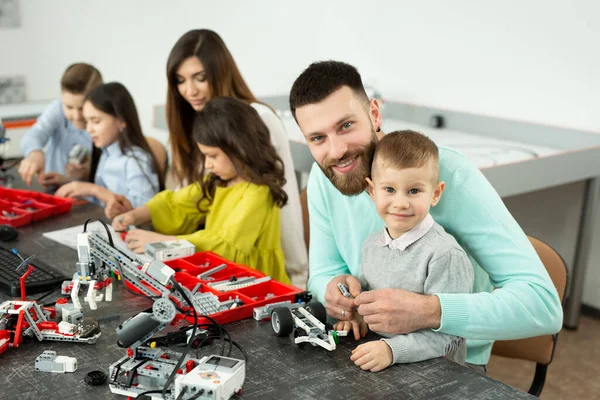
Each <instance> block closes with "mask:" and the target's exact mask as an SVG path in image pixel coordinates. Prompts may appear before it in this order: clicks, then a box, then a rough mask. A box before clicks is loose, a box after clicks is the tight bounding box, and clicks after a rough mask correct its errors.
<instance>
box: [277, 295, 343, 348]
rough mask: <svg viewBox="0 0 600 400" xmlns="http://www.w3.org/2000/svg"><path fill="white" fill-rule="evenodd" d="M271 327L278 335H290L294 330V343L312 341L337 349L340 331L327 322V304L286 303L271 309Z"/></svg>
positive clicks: (317, 344) (313, 343)
mask: <svg viewBox="0 0 600 400" xmlns="http://www.w3.org/2000/svg"><path fill="white" fill-rule="evenodd" d="M271 328H273V333H275V335H276V336H288V335H289V334H290V333H292V331H293V332H294V343H296V344H298V345H300V346H303V345H304V344H305V343H310V344H312V345H313V346H321V347H323V348H324V349H326V350H329V351H332V350H335V347H336V344H337V343H338V332H337V331H335V330H334V329H333V328H332V327H331V325H329V324H328V323H327V311H326V310H325V306H323V304H321V303H318V302H311V303H309V304H307V305H306V307H302V306H301V305H297V304H289V305H286V304H284V305H283V306H281V307H276V308H274V309H273V310H272V311H271Z"/></svg>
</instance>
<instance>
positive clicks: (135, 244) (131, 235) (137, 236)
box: [117, 217, 177, 253]
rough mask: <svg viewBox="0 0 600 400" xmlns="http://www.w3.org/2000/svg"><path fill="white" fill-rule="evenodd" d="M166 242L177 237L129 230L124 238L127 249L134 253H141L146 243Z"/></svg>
mask: <svg viewBox="0 0 600 400" xmlns="http://www.w3.org/2000/svg"><path fill="white" fill-rule="evenodd" d="M117 218H118V217H117ZM167 240H177V237H175V236H167V235H161V234H160V233H156V232H150V231H146V230H144V229H133V230H130V231H129V232H127V236H126V237H125V241H126V242H127V248H128V249H130V250H132V251H133V252H134V253H143V252H144V250H145V246H146V243H154V242H164V241H167Z"/></svg>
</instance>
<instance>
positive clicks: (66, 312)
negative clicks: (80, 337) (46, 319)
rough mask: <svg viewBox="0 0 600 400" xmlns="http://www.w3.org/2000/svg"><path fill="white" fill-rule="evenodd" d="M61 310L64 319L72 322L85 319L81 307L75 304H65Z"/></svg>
mask: <svg viewBox="0 0 600 400" xmlns="http://www.w3.org/2000/svg"><path fill="white" fill-rule="evenodd" d="M60 310H61V315H62V320H63V321H66V322H68V323H70V324H76V323H77V322H79V321H81V320H82V319H83V312H82V311H81V308H75V306H74V305H73V304H63V305H62V307H61V309H60ZM57 312H58V310H57Z"/></svg>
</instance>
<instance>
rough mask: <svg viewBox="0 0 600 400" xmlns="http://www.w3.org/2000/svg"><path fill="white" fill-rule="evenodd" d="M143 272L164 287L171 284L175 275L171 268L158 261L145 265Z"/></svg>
mask: <svg viewBox="0 0 600 400" xmlns="http://www.w3.org/2000/svg"><path fill="white" fill-rule="evenodd" d="M142 271H144V272H145V273H146V275H149V276H151V277H153V278H154V279H156V280H157V281H158V282H160V283H162V284H163V285H166V284H167V283H169V279H171V277H172V276H173V275H174V274H175V271H174V270H173V269H172V268H171V267H169V266H168V265H166V264H165V263H163V262H161V261H158V260H154V261H151V262H150V263H149V264H148V263H146V264H144V267H143V268H142Z"/></svg>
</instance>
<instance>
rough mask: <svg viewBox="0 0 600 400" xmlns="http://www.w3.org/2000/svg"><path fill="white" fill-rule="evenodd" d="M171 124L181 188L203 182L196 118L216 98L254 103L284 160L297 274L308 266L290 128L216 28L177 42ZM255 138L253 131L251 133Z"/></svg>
mask: <svg viewBox="0 0 600 400" xmlns="http://www.w3.org/2000/svg"><path fill="white" fill-rule="evenodd" d="M167 80H168V91H167V123H168V126H169V139H170V142H171V156H172V160H173V164H172V167H173V168H172V172H173V173H172V176H173V177H174V178H175V180H176V182H177V185H178V186H185V185H187V184H189V183H191V182H194V181H197V180H198V174H200V173H201V171H200V164H201V155H200V151H199V150H198V147H197V146H196V144H195V143H194V139H193V137H192V125H193V121H194V117H195V115H196V113H197V112H198V111H201V110H202V109H203V108H204V107H205V105H206V104H207V103H208V102H209V101H210V100H211V99H213V98H215V97H218V96H230V97H234V98H236V99H239V100H241V101H243V102H244V103H246V104H249V105H251V106H252V107H253V108H254V109H255V110H256V111H257V112H258V115H259V116H260V118H261V119H262V120H263V122H264V123H265V125H266V126H267V128H268V130H269V133H270V138H271V143H272V144H273V146H274V147H275V150H276V151H277V153H278V155H279V156H280V157H281V159H282V160H283V166H284V171H285V179H286V182H287V183H286V184H285V185H284V187H283V189H284V190H285V192H286V193H287V195H288V204H287V205H286V206H285V207H283V208H282V209H281V240H282V243H281V245H282V248H283V252H284V254H285V262H286V268H287V270H288V272H289V273H290V274H291V275H295V274H305V272H306V270H307V268H308V260H307V254H306V245H305V243H304V233H303V224H302V210H301V207H300V196H299V192H298V184H297V181H296V175H295V172H294V165H293V161H292V154H291V151H290V145H289V141H288V137H287V134H286V132H285V128H284V127H283V124H282V122H281V121H280V120H279V118H278V117H277V115H276V114H275V113H274V112H273V110H272V109H271V108H270V107H269V106H267V105H265V104H263V103H261V102H259V101H258V100H257V99H256V97H255V96H254V94H253V93H252V91H251V90H250V88H249V87H248V85H247V84H246V82H245V81H244V78H243V77H242V75H241V73H240V71H239V69H238V67H237V65H236V63H235V61H234V59H233V57H232V55H231V53H230V52H229V50H228V49H227V46H226V45H225V43H224V42H223V40H222V39H221V37H220V36H219V35H218V34H217V33H215V32H213V31H210V30H207V29H199V30H192V31H189V32H187V33H186V34H184V35H183V36H182V37H181V38H180V39H179V40H178V41H177V43H175V46H174V47H173V49H172V50H171V53H170V55H169V59H168V61H167ZM249 134H250V133H249Z"/></svg>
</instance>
